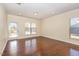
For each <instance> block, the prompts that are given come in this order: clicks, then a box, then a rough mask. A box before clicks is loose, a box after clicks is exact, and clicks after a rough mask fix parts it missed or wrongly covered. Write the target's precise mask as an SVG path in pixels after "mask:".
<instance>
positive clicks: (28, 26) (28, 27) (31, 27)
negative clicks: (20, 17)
mask: <svg viewBox="0 0 79 59" xmlns="http://www.w3.org/2000/svg"><path fill="white" fill-rule="evenodd" d="M25 34H26V35H27V36H28V35H35V34H36V24H35V23H25Z"/></svg>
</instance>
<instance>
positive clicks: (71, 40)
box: [42, 35, 79, 45]
mask: <svg viewBox="0 0 79 59" xmlns="http://www.w3.org/2000/svg"><path fill="white" fill-rule="evenodd" d="M42 36H43V37H47V38H50V39H55V40H58V39H56V38H53V37H51V36H46V35H42ZM67 40H69V41H67ZM73 40H74V39H65V40H63V39H62V40H58V41H63V42H67V43H71V44H75V45H79V43H78V42H77V43H75V42H74V41H73Z"/></svg>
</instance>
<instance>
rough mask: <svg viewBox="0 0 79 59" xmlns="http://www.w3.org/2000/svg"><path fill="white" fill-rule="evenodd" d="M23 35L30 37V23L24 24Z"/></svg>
mask: <svg viewBox="0 0 79 59" xmlns="http://www.w3.org/2000/svg"><path fill="white" fill-rule="evenodd" d="M25 34H26V35H27V36H28V35H30V23H25Z"/></svg>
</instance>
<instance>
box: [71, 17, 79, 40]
mask: <svg viewBox="0 0 79 59" xmlns="http://www.w3.org/2000/svg"><path fill="white" fill-rule="evenodd" d="M70 34H71V38H78V39H79V18H77V17H75V18H71V25H70Z"/></svg>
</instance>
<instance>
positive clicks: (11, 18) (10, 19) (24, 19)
mask: <svg viewBox="0 0 79 59" xmlns="http://www.w3.org/2000/svg"><path fill="white" fill-rule="evenodd" d="M10 22H15V23H17V25H18V30H19V33H18V34H19V36H18V37H17V39H19V38H27V37H28V36H27V37H26V35H25V31H24V30H25V27H24V26H25V23H27V22H30V23H36V25H37V35H35V36H39V35H40V20H37V19H32V18H27V17H21V16H16V15H8V23H10ZM31 36H33V35H31Z"/></svg>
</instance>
